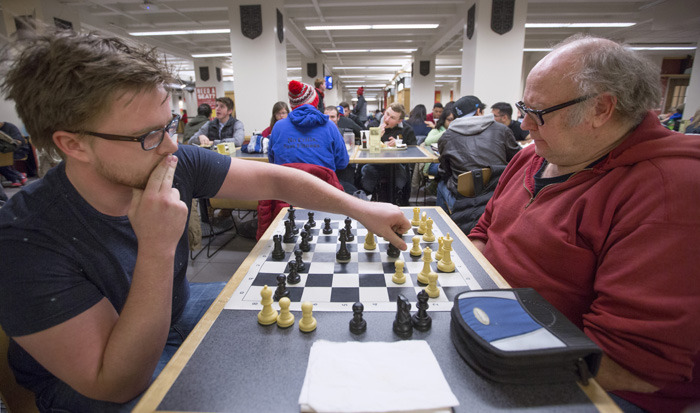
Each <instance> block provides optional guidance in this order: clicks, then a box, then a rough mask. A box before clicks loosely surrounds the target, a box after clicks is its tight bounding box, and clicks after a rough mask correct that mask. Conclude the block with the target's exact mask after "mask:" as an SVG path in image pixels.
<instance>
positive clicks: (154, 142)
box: [67, 115, 180, 151]
mask: <svg viewBox="0 0 700 413" xmlns="http://www.w3.org/2000/svg"><path fill="white" fill-rule="evenodd" d="M179 123H180V115H173V119H172V120H171V121H170V123H168V124H167V125H166V126H165V127H164V128H162V129H156V130H154V131H150V132H146V133H144V134H143V135H141V136H126V135H112V134H109V133H99V132H90V131H83V132H73V131H67V132H70V133H79V134H83V135H91V136H96V137H98V138H102V139H107V140H110V141H126V142H141V147H142V148H143V150H144V151H150V150H151V149H155V148H157V147H158V145H160V143H161V142H163V138H164V137H165V133H166V132H167V133H168V135H170V136H174V135H175V133H177V125H178V124H179Z"/></svg>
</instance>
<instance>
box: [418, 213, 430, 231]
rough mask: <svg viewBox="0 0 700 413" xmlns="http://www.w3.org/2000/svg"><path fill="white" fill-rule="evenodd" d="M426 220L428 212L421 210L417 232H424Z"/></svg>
mask: <svg viewBox="0 0 700 413" xmlns="http://www.w3.org/2000/svg"><path fill="white" fill-rule="evenodd" d="M427 221H428V213H427V212H423V213H422V214H421V216H420V224H418V229H417V230H416V231H418V233H419V234H421V235H423V234H425V223H426V222H427Z"/></svg>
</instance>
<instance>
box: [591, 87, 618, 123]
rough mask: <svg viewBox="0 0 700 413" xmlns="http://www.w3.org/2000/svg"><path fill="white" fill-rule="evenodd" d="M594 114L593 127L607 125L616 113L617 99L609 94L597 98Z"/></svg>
mask: <svg viewBox="0 0 700 413" xmlns="http://www.w3.org/2000/svg"><path fill="white" fill-rule="evenodd" d="M595 99H596V103H595V106H594V107H593V108H594V112H593V120H592V121H593V126H594V127H596V128H598V127H601V126H603V125H604V124H605V123H607V122H608V121H609V120H610V119H611V118H612V117H613V114H614V113H615V107H616V106H617V97H616V96H613V95H611V94H609V93H603V94H601V95H599V96H597V97H596V98H595Z"/></svg>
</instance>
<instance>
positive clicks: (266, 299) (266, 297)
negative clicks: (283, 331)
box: [258, 285, 277, 326]
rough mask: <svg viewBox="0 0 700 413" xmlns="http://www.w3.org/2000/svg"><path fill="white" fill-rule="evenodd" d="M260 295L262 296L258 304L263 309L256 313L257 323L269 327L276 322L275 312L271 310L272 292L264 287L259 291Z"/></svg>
mask: <svg viewBox="0 0 700 413" xmlns="http://www.w3.org/2000/svg"><path fill="white" fill-rule="evenodd" d="M260 295H261V296H262V300H260V304H262V306H263V308H262V310H260V312H259V313H258V323H260V324H262V325H264V326H269V325H270V324H274V323H275V321H277V310H275V309H274V308H272V302H273V301H272V290H271V289H270V288H269V287H268V286H267V285H266V286H265V287H263V289H262V291H260Z"/></svg>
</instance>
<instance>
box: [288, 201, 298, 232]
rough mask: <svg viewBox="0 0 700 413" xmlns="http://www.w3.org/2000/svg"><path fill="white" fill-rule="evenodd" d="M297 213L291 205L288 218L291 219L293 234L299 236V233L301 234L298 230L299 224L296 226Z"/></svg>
mask: <svg viewBox="0 0 700 413" xmlns="http://www.w3.org/2000/svg"><path fill="white" fill-rule="evenodd" d="M296 211H297V210H296V209H294V207H293V206H291V205H290V206H289V214H288V217H289V222H291V223H292V232H293V233H294V234H298V233H299V228H297V224H296V222H295V219H296V217H295V213H296Z"/></svg>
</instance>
